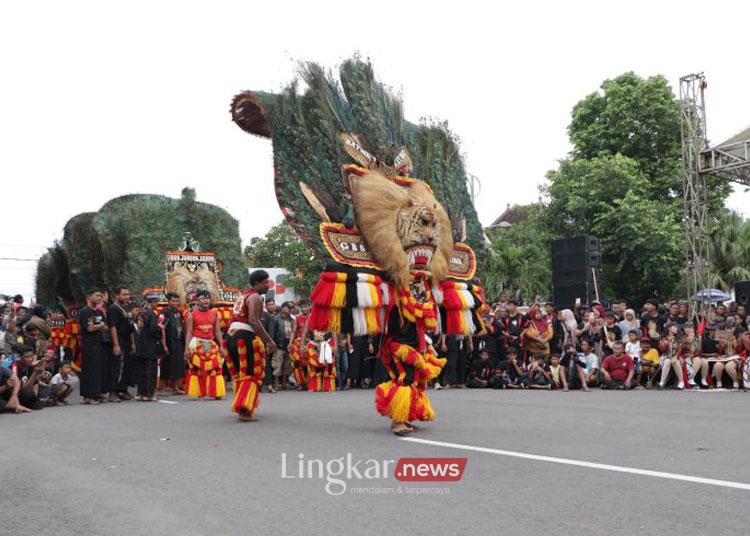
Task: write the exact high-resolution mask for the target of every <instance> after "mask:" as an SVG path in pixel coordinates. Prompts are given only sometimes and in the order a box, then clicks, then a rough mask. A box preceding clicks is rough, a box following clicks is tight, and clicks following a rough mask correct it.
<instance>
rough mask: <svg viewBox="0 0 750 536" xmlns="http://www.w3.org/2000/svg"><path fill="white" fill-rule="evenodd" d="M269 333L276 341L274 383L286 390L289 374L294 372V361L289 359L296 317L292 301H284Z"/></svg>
mask: <svg viewBox="0 0 750 536" xmlns="http://www.w3.org/2000/svg"><path fill="white" fill-rule="evenodd" d="M271 330H272V331H270V332H269V335H270V336H271V337H272V338H273V340H274V342H275V343H276V353H275V354H274V355H273V362H272V367H273V383H274V388H275V389H281V390H285V389H287V387H288V383H289V375H290V374H291V373H292V362H291V360H290V359H289V351H288V348H289V345H290V344H291V342H292V337H293V336H294V319H293V318H292V306H291V303H290V302H284V303H283V304H281V307H280V308H279V314H278V315H276V318H275V320H274V323H273V324H272V327H271Z"/></svg>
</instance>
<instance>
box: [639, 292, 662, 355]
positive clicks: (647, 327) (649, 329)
mask: <svg viewBox="0 0 750 536" xmlns="http://www.w3.org/2000/svg"><path fill="white" fill-rule="evenodd" d="M643 307H644V309H646V312H645V313H643V316H642V317H641V333H642V334H643V336H645V337H648V338H649V339H651V346H652V347H653V348H658V347H659V341H660V340H661V335H662V333H664V324H665V323H666V318H665V317H664V316H662V315H660V314H659V302H658V301H656V300H654V299H653V298H652V299H649V300H646V304H645V305H644V306H643Z"/></svg>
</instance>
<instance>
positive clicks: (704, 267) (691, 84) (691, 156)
mask: <svg viewBox="0 0 750 536" xmlns="http://www.w3.org/2000/svg"><path fill="white" fill-rule="evenodd" d="M705 87H706V80H705V77H704V76H703V73H698V74H689V75H687V76H683V77H682V78H680V133H681V139H682V165H683V173H684V176H683V182H682V185H683V195H684V215H683V225H684V228H685V244H686V261H687V264H686V266H687V299H688V300H691V301H693V298H694V297H696V295H697V293H698V291H700V290H703V289H706V288H708V286H709V244H710V242H709V236H708V195H707V189H706V174H705V173H704V172H703V170H702V169H701V168H702V166H701V163H702V153H704V152H705V151H706V150H707V149H708V141H707V139H706V107H705V102H704V100H703V90H704V89H705ZM706 306H707V303H706V302H705V301H701V300H695V301H694V302H693V314H698V313H700V312H702V310H704V309H705V308H706Z"/></svg>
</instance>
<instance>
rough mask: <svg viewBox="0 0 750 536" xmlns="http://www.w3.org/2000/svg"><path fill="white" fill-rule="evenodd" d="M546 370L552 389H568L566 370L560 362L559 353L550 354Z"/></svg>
mask: <svg viewBox="0 0 750 536" xmlns="http://www.w3.org/2000/svg"><path fill="white" fill-rule="evenodd" d="M546 371H547V372H548V373H549V376H550V385H551V387H552V389H562V390H563V391H567V390H568V379H567V378H566V376H567V372H568V371H567V370H566V369H565V367H563V366H562V365H561V364H560V354H552V356H551V357H550V363H549V366H548V367H547V368H546Z"/></svg>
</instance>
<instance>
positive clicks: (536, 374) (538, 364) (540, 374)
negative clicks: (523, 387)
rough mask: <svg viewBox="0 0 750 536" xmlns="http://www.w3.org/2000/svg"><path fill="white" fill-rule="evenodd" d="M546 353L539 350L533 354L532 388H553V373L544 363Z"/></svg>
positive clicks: (531, 368)
mask: <svg viewBox="0 0 750 536" xmlns="http://www.w3.org/2000/svg"><path fill="white" fill-rule="evenodd" d="M544 358H545V355H544V354H543V353H541V352H537V353H536V354H534V355H533V356H532V359H531V362H530V363H529V372H528V375H529V388H530V389H551V388H552V375H551V374H550V372H549V371H548V370H547V368H546V367H545V365H544Z"/></svg>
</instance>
